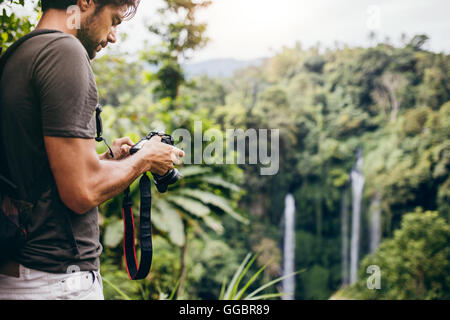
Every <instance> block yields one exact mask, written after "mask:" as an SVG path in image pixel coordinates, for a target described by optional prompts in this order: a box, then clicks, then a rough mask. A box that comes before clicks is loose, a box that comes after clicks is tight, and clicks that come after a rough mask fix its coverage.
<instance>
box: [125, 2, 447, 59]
mask: <svg viewBox="0 0 450 320" xmlns="http://www.w3.org/2000/svg"><path fill="white" fill-rule="evenodd" d="M160 5H161V0H142V1H141V6H140V8H139V12H138V14H137V16H136V17H135V18H134V19H133V20H131V21H129V22H125V23H124V25H123V27H122V26H121V28H122V30H124V31H125V32H127V33H128V34H129V39H128V40H127V41H126V42H125V45H126V47H127V49H128V50H129V51H131V52H133V51H135V50H138V49H139V48H141V47H142V46H143V41H144V39H148V33H147V32H146V29H145V27H144V25H145V23H151V21H152V19H153V17H154V16H155V13H156V9H157V8H158V7H159V6H160ZM197 17H198V19H199V21H202V22H206V23H207V24H208V31H207V35H208V36H209V38H210V39H211V41H210V43H209V44H208V46H207V47H206V48H204V49H201V50H199V51H197V52H196V53H195V55H194V56H193V58H192V61H193V62H198V61H204V60H208V59H216V58H236V59H241V60H250V59H255V58H260V57H267V56H270V55H273V54H274V52H278V51H280V49H281V48H282V47H283V46H293V45H294V44H295V43H296V42H297V41H299V42H300V43H301V44H302V45H303V46H304V47H310V46H313V45H315V44H317V43H318V42H320V43H321V44H322V45H323V46H325V47H332V46H334V44H335V42H336V41H338V42H340V43H345V44H348V45H350V46H369V45H370V40H369V38H368V34H369V33H370V31H374V32H376V33H377V34H378V35H379V36H378V38H379V39H380V40H384V39H385V38H386V37H389V39H390V40H391V42H392V43H394V44H399V43H400V37H401V34H402V33H405V34H407V35H408V36H413V35H415V34H418V33H426V34H427V35H429V36H430V37H431V41H430V43H429V47H428V48H427V49H430V50H433V51H437V52H440V51H444V52H447V53H449V52H450V41H449V39H450V1H449V0H314V1H311V0H213V4H212V5H211V6H210V7H209V8H208V9H205V10H202V11H201V12H199V14H198V16H197ZM149 40H150V42H151V41H153V40H152V39H149Z"/></svg>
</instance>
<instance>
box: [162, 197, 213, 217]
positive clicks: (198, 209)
mask: <svg viewBox="0 0 450 320" xmlns="http://www.w3.org/2000/svg"><path fill="white" fill-rule="evenodd" d="M166 200H167V201H169V202H172V203H173V204H175V205H177V206H179V207H180V208H182V209H183V210H185V211H187V212H189V213H190V214H192V215H194V216H197V217H205V216H207V215H208V214H209V213H210V212H211V210H210V209H209V208H208V207H207V206H205V205H204V204H202V203H201V202H199V201H197V200H193V199H191V198H187V197H182V196H176V195H169V196H167V198H166Z"/></svg>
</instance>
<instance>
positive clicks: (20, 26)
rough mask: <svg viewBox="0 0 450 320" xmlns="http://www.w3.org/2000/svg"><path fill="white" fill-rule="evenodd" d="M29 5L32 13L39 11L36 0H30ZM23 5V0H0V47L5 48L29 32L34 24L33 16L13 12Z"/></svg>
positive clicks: (35, 13)
mask: <svg viewBox="0 0 450 320" xmlns="http://www.w3.org/2000/svg"><path fill="white" fill-rule="evenodd" d="M29 2H30V4H29V5H30V7H32V8H33V15H35V16H37V15H38V14H39V12H40V5H39V2H40V1H38V0H32V1H29ZM24 7H25V0H0V10H1V11H2V12H1V16H0V30H2V31H0V48H2V49H6V48H7V47H9V46H10V45H11V44H12V43H13V42H14V41H16V40H18V39H19V38H20V37H22V36H24V35H25V34H27V33H29V32H30V31H31V29H32V28H33V27H34V24H35V21H36V19H35V17H34V18H32V17H31V16H23V15H20V16H19V15H18V14H16V13H15V12H17V11H19V9H22V10H23V8H24Z"/></svg>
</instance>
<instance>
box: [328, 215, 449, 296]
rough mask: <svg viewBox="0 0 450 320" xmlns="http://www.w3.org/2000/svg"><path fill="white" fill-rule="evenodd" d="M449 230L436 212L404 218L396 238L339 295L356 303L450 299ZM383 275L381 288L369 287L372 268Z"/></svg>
mask: <svg viewBox="0 0 450 320" xmlns="http://www.w3.org/2000/svg"><path fill="white" fill-rule="evenodd" d="M449 242H450V226H449V224H448V223H446V221H445V220H444V219H443V218H442V217H439V215H438V213H437V212H433V211H426V212H423V211H422V210H421V209H420V208H418V209H417V210H416V211H415V212H412V213H408V214H405V215H404V216H403V219H402V224H401V228H400V229H398V230H396V231H395V233H394V237H393V238H392V239H390V240H387V241H384V242H383V243H382V244H381V245H380V247H379V249H378V250H377V251H376V252H375V253H374V254H373V255H370V256H368V257H367V258H365V259H364V260H363V261H362V263H361V268H360V280H359V282H358V283H356V284H355V285H353V286H351V287H349V288H347V289H344V290H342V291H341V292H338V293H337V294H336V297H340V298H356V299H394V300H402V299H445V300H447V299H449V298H450V247H449V245H448V244H449ZM374 265H376V266H378V267H379V269H380V271H381V288H380V289H379V290H369V289H368V287H367V281H368V277H369V276H368V274H367V273H366V271H367V270H368V267H369V266H374Z"/></svg>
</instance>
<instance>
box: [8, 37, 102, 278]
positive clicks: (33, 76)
mask: <svg viewBox="0 0 450 320" xmlns="http://www.w3.org/2000/svg"><path fill="white" fill-rule="evenodd" d="M0 88H1V89H0V90H1V94H0V97H1V98H2V105H3V109H2V110H1V117H0V121H2V126H1V128H2V130H3V137H4V144H5V148H6V150H4V151H5V152H6V155H7V159H8V164H9V166H10V171H11V175H12V178H13V181H15V182H16V183H17V184H18V185H19V187H20V194H21V199H29V198H30V197H31V196H30V194H29V193H30V192H29V190H31V189H32V188H34V187H35V186H36V184H44V181H45V180H48V181H51V183H50V185H51V186H50V188H47V191H43V193H42V196H41V197H40V199H39V200H38V201H37V202H36V204H35V206H34V208H33V210H32V211H31V212H28V213H27V214H26V217H25V218H23V221H24V222H25V226H26V231H27V233H28V239H27V243H26V246H25V247H24V248H23V250H21V252H20V253H19V254H18V255H17V257H16V258H15V259H16V260H17V261H18V262H19V263H21V264H23V265H24V266H26V267H28V268H32V269H37V270H41V271H46V272H52V273H66V272H67V271H68V268H69V271H70V270H77V269H78V268H79V269H80V270H81V271H91V270H98V269H99V267H100V265H99V256H100V253H101V251H102V246H101V244H100V241H99V227H98V209H97V208H94V209H92V210H91V211H89V212H87V213H86V214H83V215H78V214H76V213H73V212H70V210H68V209H67V208H66V207H65V206H64V205H62V207H61V204H62V203H61V202H60V200H59V196H58V194H57V191H55V190H57V189H56V185H55V182H54V179H53V177H52V174H51V171H50V169H49V168H50V165H49V162H48V158H47V154H46V151H45V144H44V136H52V137H70V138H84V139H93V138H95V116H94V114H95V107H96V105H97V102H98V92H97V87H96V84H95V78H94V75H93V72H92V69H91V65H90V60H89V56H88V53H87V51H86V50H85V48H84V47H83V46H82V44H81V42H80V41H79V40H78V39H77V38H75V37H74V36H72V35H69V34H66V33H62V32H57V33H51V34H45V35H39V36H36V37H34V38H32V39H30V40H27V41H26V42H25V43H24V44H22V45H21V46H20V47H19V48H18V49H17V51H16V52H15V53H14V54H13V55H12V56H11V58H10V59H9V60H8V62H7V64H6V66H5V70H4V73H3V75H2V78H1V87H0ZM61 152H64V150H61ZM42 172H47V175H48V177H45V174H44V177H43V176H42ZM47 178H48V179H47ZM44 190H45V189H44ZM57 201H59V202H57ZM56 203H58V204H59V206H57V205H55V204H56ZM67 217H68V219H67ZM21 219H22V218H21ZM68 225H69V226H70V225H71V226H70V227H69V231H68V228H67V226H68ZM70 228H71V229H72V233H73V238H72V237H71V235H70ZM73 239H74V240H75V243H76V247H77V248H78V254H77V252H74V250H73V249H72V247H73Z"/></svg>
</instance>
